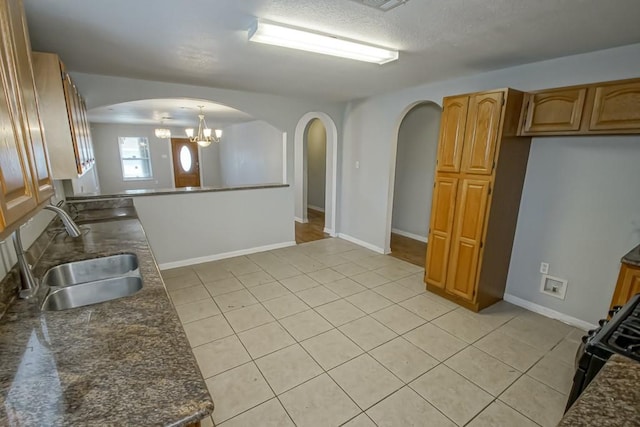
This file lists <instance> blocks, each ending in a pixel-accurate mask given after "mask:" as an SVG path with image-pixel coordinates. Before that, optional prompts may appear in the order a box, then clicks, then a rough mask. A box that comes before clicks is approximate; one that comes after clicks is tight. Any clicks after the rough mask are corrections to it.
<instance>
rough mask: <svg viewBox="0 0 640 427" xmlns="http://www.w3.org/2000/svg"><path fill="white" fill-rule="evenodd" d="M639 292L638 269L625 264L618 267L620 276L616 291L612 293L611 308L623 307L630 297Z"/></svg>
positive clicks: (639, 270) (639, 276) (639, 271)
mask: <svg viewBox="0 0 640 427" xmlns="http://www.w3.org/2000/svg"><path fill="white" fill-rule="evenodd" d="M639 292H640V267H633V266H629V265H627V264H622V265H621V266H620V275H619V276H618V283H616V290H615V292H614V293H613V298H612V300H611V306H612V307H613V306H614V305H624V304H626V303H627V302H628V301H629V300H630V299H631V297H632V296H634V295H635V294H637V293H639Z"/></svg>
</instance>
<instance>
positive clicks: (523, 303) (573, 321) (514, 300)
mask: <svg viewBox="0 0 640 427" xmlns="http://www.w3.org/2000/svg"><path fill="white" fill-rule="evenodd" d="M503 299H504V300H505V301H507V302H510V303H511V304H514V305H517V306H519V307H522V308H526V309H527V310H529V311H533V312H534V313H538V314H542V315H543V316H546V317H550V318H552V319H556V320H559V321H561V322H564V323H567V324H569V325H571V326H575V327H576V328H580V329H582V330H585V331H586V330H589V329H595V328H596V325H594V324H592V323H589V322H585V321H584V320H580V319H578V318H575V317H572V316H569V315H567V314H564V313H560V312H559V311H555V310H552V309H550V308H547V307H545V306H543V305H540V304H536V303H533V302H531V301H527V300H525V299H522V298H518V297H516V296H514V295H511V294H507V293H505V294H504V297H503Z"/></svg>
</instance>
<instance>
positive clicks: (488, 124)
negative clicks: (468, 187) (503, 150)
mask: <svg viewBox="0 0 640 427" xmlns="http://www.w3.org/2000/svg"><path fill="white" fill-rule="evenodd" d="M503 100H504V92H502V91H501V92H490V93H479V94H476V95H472V96H471V98H470V101H469V112H468V118H467V125H466V131H465V138H464V149H463V152H462V168H461V171H462V172H463V173H470V174H480V175H490V174H491V171H492V170H493V160H494V156H495V152H496V145H497V142H498V136H499V131H500V122H501V121H500V119H501V117H502V105H503Z"/></svg>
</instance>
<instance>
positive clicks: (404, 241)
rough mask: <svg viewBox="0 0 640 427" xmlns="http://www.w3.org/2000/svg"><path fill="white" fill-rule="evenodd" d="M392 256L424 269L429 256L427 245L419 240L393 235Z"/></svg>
mask: <svg viewBox="0 0 640 427" xmlns="http://www.w3.org/2000/svg"><path fill="white" fill-rule="evenodd" d="M390 255H391V256H392V257H395V258H398V259H401V260H403V261H407V262H410V263H411V264H415V265H417V266H419V267H424V261H425V257H426V255H427V244H426V243H424V242H420V241H419V240H414V239H410V238H408V237H404V236H401V235H399V234H395V233H391V254H390Z"/></svg>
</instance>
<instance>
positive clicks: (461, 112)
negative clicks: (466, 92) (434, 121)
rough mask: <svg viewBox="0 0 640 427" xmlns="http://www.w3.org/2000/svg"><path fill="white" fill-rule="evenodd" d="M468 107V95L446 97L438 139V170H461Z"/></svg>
mask: <svg viewBox="0 0 640 427" xmlns="http://www.w3.org/2000/svg"><path fill="white" fill-rule="evenodd" d="M468 107H469V97H468V96H457V97H451V98H445V99H444V102H443V110H442V119H441V120H440V137H439V140H438V141H439V145H438V163H437V165H436V170H437V171H438V172H459V171H460V162H461V161H462V146H463V143H464V131H465V125H466V123H467V109H468Z"/></svg>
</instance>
